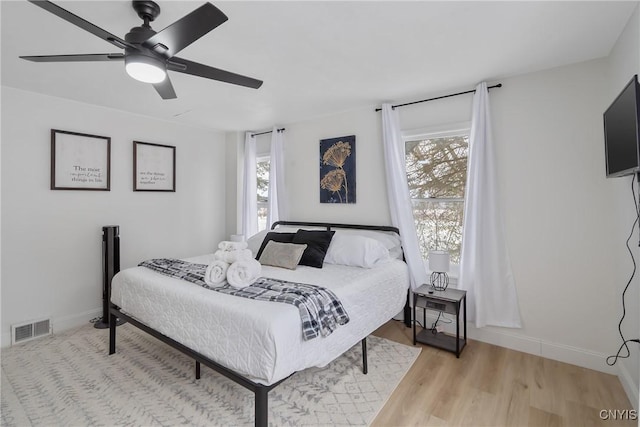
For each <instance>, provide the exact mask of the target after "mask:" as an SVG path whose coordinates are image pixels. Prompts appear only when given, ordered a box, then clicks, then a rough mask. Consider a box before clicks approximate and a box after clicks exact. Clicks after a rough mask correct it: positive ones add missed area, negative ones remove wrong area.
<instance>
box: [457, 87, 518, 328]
mask: <svg viewBox="0 0 640 427" xmlns="http://www.w3.org/2000/svg"><path fill="white" fill-rule="evenodd" d="M497 184H498V181H497V178H496V164H495V156H494V151H493V141H492V138H491V120H490V110H489V92H488V90H487V84H486V83H484V82H483V83H480V84H479V85H478V86H477V87H476V93H475V95H474V97H473V117H472V120H471V134H470V138H469V164H468V168H467V188H466V194H465V201H464V224H463V230H464V234H463V238H462V255H461V260H460V278H459V285H458V286H459V288H461V289H466V290H467V299H468V301H469V304H468V306H469V312H468V314H469V319H470V320H472V321H473V320H474V321H475V324H476V327H478V328H480V327H483V326H489V325H492V326H503V327H510V328H519V327H521V320H520V310H519V308H518V297H517V294H516V285H515V280H514V278H513V273H512V271H511V262H510V260H509V254H508V251H507V245H506V241H505V238H504V230H503V220H502V212H501V209H500V206H499V198H498V194H497V192H498V187H497Z"/></svg>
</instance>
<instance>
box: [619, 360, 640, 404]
mask: <svg viewBox="0 0 640 427" xmlns="http://www.w3.org/2000/svg"><path fill="white" fill-rule="evenodd" d="M618 378H619V379H620V382H621V383H622V387H623V388H624V391H625V393H627V397H628V398H629V400H630V401H631V405H633V407H634V409H635V410H636V411H640V408H639V406H640V395H639V394H638V388H639V387H640V385H639V384H636V383H635V381H634V380H633V378H632V377H631V374H630V373H629V371H628V370H627V368H625V366H624V364H623V363H621V362H620V361H619V362H618Z"/></svg>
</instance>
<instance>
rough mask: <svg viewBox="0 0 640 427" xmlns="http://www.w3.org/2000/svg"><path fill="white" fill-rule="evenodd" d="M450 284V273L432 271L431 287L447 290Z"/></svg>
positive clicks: (437, 289)
mask: <svg viewBox="0 0 640 427" xmlns="http://www.w3.org/2000/svg"><path fill="white" fill-rule="evenodd" d="M448 286H449V275H448V274H447V273H442V272H438V271H434V272H433V273H431V287H432V288H433V289H435V290H436V291H445V290H446V289H447V287H448Z"/></svg>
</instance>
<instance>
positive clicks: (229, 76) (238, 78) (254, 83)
mask: <svg viewBox="0 0 640 427" xmlns="http://www.w3.org/2000/svg"><path fill="white" fill-rule="evenodd" d="M167 70H171V71H177V72H179V73H185V74H191V75H192V76H198V77H205V78H207V79H212V80H218V81H221V82H225V83H231V84H234V85H238V86H246V87H250V88H252V89H258V88H259V87H260V86H262V80H257V79H253V78H251V77H247V76H243V75H240V74H236V73H232V72H230V71H225V70H221V69H219V68H214V67H210V66H208V65H204V64H199V63H197V62H193V61H188V60H186V59H182V58H178V57H175V56H174V57H173V58H171V59H170V60H169V61H167Z"/></svg>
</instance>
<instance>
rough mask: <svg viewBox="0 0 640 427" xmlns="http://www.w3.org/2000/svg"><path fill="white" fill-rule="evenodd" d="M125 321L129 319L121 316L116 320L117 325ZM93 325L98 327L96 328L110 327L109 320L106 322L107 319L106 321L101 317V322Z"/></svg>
mask: <svg viewBox="0 0 640 427" xmlns="http://www.w3.org/2000/svg"><path fill="white" fill-rule="evenodd" d="M125 323H127V321H126V320H124V319H121V318H119V317H118V319H117V320H116V326H120V325H124V324H125ZM93 327H94V328H96V329H108V328H109V322H106V321H104V319H101V320H100V321H99V322H96V323H94V324H93Z"/></svg>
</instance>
